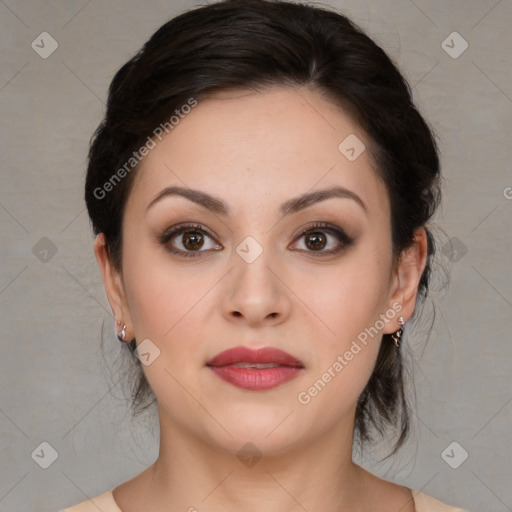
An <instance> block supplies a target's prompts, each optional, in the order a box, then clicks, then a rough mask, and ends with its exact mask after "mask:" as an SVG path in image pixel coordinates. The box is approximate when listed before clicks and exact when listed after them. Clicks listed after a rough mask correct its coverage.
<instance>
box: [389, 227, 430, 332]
mask: <svg viewBox="0 0 512 512" xmlns="http://www.w3.org/2000/svg"><path fill="white" fill-rule="evenodd" d="M427 256H428V239H427V233H426V231H425V228H423V227H420V228H418V229H416V231H415V232H414V242H413V244H412V245H411V246H410V247H408V248H407V249H405V250H404V251H403V252H402V254H401V255H400V262H399V265H398V269H397V270H396V271H395V272H394V274H393V276H392V287H391V292H392V294H391V297H390V300H389V305H388V306H389V308H392V305H393V304H395V308H396V304H397V303H398V304H400V305H401V306H402V309H401V310H400V311H399V314H398V315H397V316H403V317H404V320H405V322H407V320H409V318H411V316H412V314H413V313H414V308H415V306H416V297H417V294H418V286H419V283H420V279H421V276H422V274H423V271H424V270H425V266H426V264H427ZM395 308H393V309H395ZM395 310H396V309H395ZM399 327H400V325H399V324H398V322H396V323H395V322H388V323H387V324H386V327H385V328H384V329H383V331H382V332H383V333H384V334H392V333H393V332H395V331H396V330H397V329H398V328H399Z"/></svg>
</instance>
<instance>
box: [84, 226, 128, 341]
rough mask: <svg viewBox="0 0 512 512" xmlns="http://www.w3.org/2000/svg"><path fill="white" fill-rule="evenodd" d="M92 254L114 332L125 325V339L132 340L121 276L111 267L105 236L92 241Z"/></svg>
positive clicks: (100, 235)
mask: <svg viewBox="0 0 512 512" xmlns="http://www.w3.org/2000/svg"><path fill="white" fill-rule="evenodd" d="M94 254H95V255H96V260H97V262H98V265H99V267H100V270H101V275H102V277H103V285H104V286H105V291H106V293H107V298H108V302H109V304H110V307H111V309H112V312H113V314H114V317H115V320H116V324H117V325H116V327H115V329H116V332H120V331H121V329H122V327H123V325H124V324H126V326H127V328H126V332H127V336H126V339H127V340H130V339H131V338H133V335H131V334H132V333H133V324H132V321H131V317H130V311H129V308H128V302H127V300H126V294H125V291H124V285H123V280H122V276H121V274H120V272H119V271H118V270H117V269H115V268H114V266H113V265H112V262H111V260H110V254H109V252H108V248H107V245H106V239H105V235H104V234H103V233H99V234H98V236H97V237H96V240H95V241H94Z"/></svg>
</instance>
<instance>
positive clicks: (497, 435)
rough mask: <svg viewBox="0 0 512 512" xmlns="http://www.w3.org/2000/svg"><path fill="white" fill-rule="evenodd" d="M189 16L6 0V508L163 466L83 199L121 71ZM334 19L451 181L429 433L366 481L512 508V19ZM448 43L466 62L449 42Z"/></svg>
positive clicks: (420, 11)
mask: <svg viewBox="0 0 512 512" xmlns="http://www.w3.org/2000/svg"><path fill="white" fill-rule="evenodd" d="M194 5H198V3H195V2H184V1H174V2H164V1H153V2H136V1H133V0H132V1H125V2H123V1H120V0H114V1H109V2H108V3H107V2H100V1H98V0H91V1H87V0H67V1H59V0H51V1H43V0H33V1H16V0H0V45H1V54H2V66H1V69H0V112H1V117H2V127H1V142H0V144H1V146H0V160H1V167H0V168H1V171H0V172H1V189H0V225H1V230H2V243H1V245H0V261H1V268H0V322H1V348H2V350H1V358H0V393H1V395H0V429H1V438H0V449H1V452H0V510H3V511H28V510H31V511H34V510H38V511H51V510H57V509H59V507H61V508H63V507H65V506H71V505H72V504H75V503H78V502H80V501H83V500H85V499H87V498H88V497H93V496H96V495H98V494H100V493H102V492H105V491H107V490H110V489H111V488H113V487H114V486H116V485H117V484H119V483H120V482H122V481H125V480H127V479H128V478H130V477H131V476H133V475H135V474H137V473H139V472H140V471H142V470H143V469H144V468H145V467H147V466H148V465H149V464H151V463H152V462H153V460H154V459H155V457H156V455H157V453H158V430H157V427H155V424H154V423H151V422H149V421H145V420H142V421H141V422H139V423H137V422H131V421H130V414H129V409H128V405H127V403H126V402H125V398H124V397H125V395H127V387H126V383H123V382H121V381H120V376H121V375H122V374H121V373H120V368H122V364H123V361H122V360H121V359H120V358H119V346H118V345H119V344H118V342H117V341H116V340H115V338H114V335H113V322H112V319H111V316H110V310H109V307H108V303H107V301H106V297H105V293H104V291H103V285H102V282H101V276H100V273H99V270H98V269H97V266H96V261H95V259H94V254H93V248H92V240H93V239H92V235H91V232H90V229H89V224H88V218H87V214H86V211H85V207H84V203H83V200H82V195H83V182H84V169H85V165H86V152H87V148H88V142H89V138H90V137H91V135H92V133H93V130H94V129H95V128H96V126H97V124H98V123H99V121H100V119H101V117H102V113H103V110H104V101H105V95H106V90H107V87H108V84H109V82H110V80H111V79H112V76H113V74H114V72H115V70H117V69H118V67H120V66H121V64H123V63H124V62H125V61H126V60H127V59H128V58H129V57H131V56H132V55H133V53H134V52H136V51H137V50H138V49H139V47H140V46H141V45H142V44H143V43H144V42H145V41H146V39H147V38H148V37H149V36H150V35H151V34H152V33H153V32H154V31H155V30H156V29H157V28H158V27H159V26H160V25H161V24H162V23H163V22H165V21H167V19H169V18H171V17H172V16H174V15H175V14H177V13H178V12H181V11H182V10H183V9H185V8H187V7H192V6H194ZM327 5H332V6H335V7H336V8H338V9H340V10H341V11H342V12H345V13H346V14H348V15H349V16H350V17H351V18H352V19H353V20H354V21H355V22H356V23H358V24H360V25H361V26H362V27H363V28H364V29H366V30H367V31H368V33H369V34H370V35H371V36H372V37H373V38H374V39H375V40H377V42H379V43H380V44H382V45H383V47H384V48H385V50H387V51H388V52H389V53H390V54H391V55H392V56H393V57H394V58H395V59H396V61H397V62H398V64H399V65H400V67H401V69H402V70H403V72H404V73H405V74H406V76H407V78H408V79H409V81H410V83H411V86H412V87H413V92H414V96H415V100H416V102H417V104H418V105H419V107H420V109H421V110H422V112H423V113H424V114H425V115H426V117H427V118H428V119H429V121H430V122H431V124H432V126H433V128H434V130H435V131H436V132H437V134H438V137H439V139H440V150H441V154H442V160H443V172H444V177H445V197H444V203H443V207H442V209H441V210H440V212H439V214H438V215H437V217H436V219H435V223H436V226H437V234H438V236H439V237H440V243H439V249H440V250H439V256H438V262H439V264H440V265H441V266H442V267H443V268H445V269H447V270H449V271H450V272H451V283H450V286H449V287H448V288H447V289H446V288H445V289H441V284H439V286H438V288H439V290H440V291H439V292H438V293H433V295H432V300H433V302H434V303H435V304H436V305H437V310H438V314H437V317H436V321H435V324H434V328H433V332H432V335H431V336H430V339H429V341H428V343H427V342H426V341H425V339H424V337H423V338H421V337H419V338H417V340H416V341H412V340H411V341H409V343H410V347H411V351H412V355H413V357H414V359H415V361H416V368H415V376H416V388H417V395H418V406H417V415H416V416H415V420H416V421H415V423H416V425H417V428H416V434H415V436H414V437H413V439H412V440H411V441H410V442H409V443H408V444H407V446H406V447H405V448H404V449H403V450H402V451H400V452H399V454H398V455H397V456H396V457H394V458H393V459H392V460H391V461H388V462H386V463H385V464H374V463H372V461H371V459H372V458H374V457H375V456H378V455H379V454H381V453H383V452H381V451H379V450H381V448H377V449H376V452H375V453H374V454H373V455H372V456H371V457H370V458H367V459H366V461H365V463H366V464H367V467H368V468H369V469H370V470H373V471H374V472H376V473H378V474H380V475H382V476H384V477H386V478H389V479H393V480H395V481H397V482H400V483H402V484H404V485H408V486H409V487H413V488H416V489H421V490H423V491H424V492H426V493H428V494H432V495H434V496H436V497H438V498H439V499H442V500H443V501H447V502H448V503H453V504H457V505H459V506H463V507H466V508H469V509H470V510H473V511H477V510H481V511H486V512H493V511H496V512H502V511H506V510H512V486H511V485H510V478H511V462H510V458H511V449H510V447H511V446H512V442H511V435H512V434H511V428H510V427H511V424H512V421H511V420H512V404H511V401H512V385H511V377H510V376H511V374H512V371H511V369H512V350H511V346H510V338H511V337H510V330H511V327H512V321H511V317H512V315H511V312H512V277H511V273H510V253H511V249H512V243H511V238H510V226H511V225H512V222H511V221H512V199H511V196H512V189H511V188H510V187H512V173H511V150H510V147H511V124H512V122H511V121H512V76H511V69H512V66H511V54H510V48H512V30H511V27H512V1H511V0H501V1H496V0H485V1H484V0H464V1H463V0H452V1H443V0H437V1H433V0H414V2H413V1H412V0H384V1H383V0H371V1H366V2H364V1H361V0H340V1H334V0H332V1H331V2H327ZM44 31H46V32H48V33H49V34H51V36H52V37H53V38H54V39H55V40H56V41H57V42H58V49H57V50H56V51H55V52H54V53H53V54H52V55H50V56H49V57H48V58H46V59H43V58H42V57H40V55H39V54H38V53H36V51H35V50H34V49H32V47H31V43H32V41H34V40H35V41H36V43H37V42H38V41H39V44H40V45H41V43H40V39H41V38H38V36H39V34H41V33H42V32H44ZM454 31H456V32H458V33H459V34H460V35H461V36H462V37H463V38H464V39H465V40H466V41H467V42H468V44H469V47H468V48H467V50H466V51H465V52H464V53H462V54H461V55H460V56H458V57H457V58H453V56H450V55H449V54H448V53H447V52H446V51H445V50H444V49H443V46H442V43H443V41H444V40H446V38H447V37H448V36H449V35H450V34H451V33H452V32H454ZM45 37H46V36H45ZM46 41H47V42H46V44H45V48H46V49H48V48H49V45H48V40H46ZM452 41H453V42H452ZM446 45H449V46H453V48H452V49H451V50H450V51H452V53H453V52H456V51H460V49H461V48H462V46H461V41H460V40H457V39H453V37H452V39H450V38H448V40H447V42H446V43H445V47H446ZM40 51H42V49H41V50H40ZM45 237H46V238H45ZM41 239H42V240H41ZM50 241H51V242H50ZM55 250H56V253H55V254H53V253H54V252H55ZM45 251H46V252H45ZM438 281H439V283H440V282H441V281H440V280H437V281H436V282H438ZM434 285H435V286H436V283H434ZM435 286H434V287H435ZM427 307H428V304H427ZM103 321H105V351H106V354H105V357H104V356H103V354H102V351H101V346H100V334H101V329H102V322H103ZM420 330H421V329H418V332H419V331H420ZM454 441H455V442H457V443H459V445H460V447H459V446H455V448H454V449H453V451H451V450H448V455H449V457H448V458H447V457H446V455H445V459H446V460H449V461H450V462H451V463H452V465H454V464H455V463H460V461H461V460H462V455H463V453H464V452H463V451H462V449H464V450H466V451H467V452H468V454H469V457H468V458H467V460H465V461H464V462H463V463H462V464H461V465H460V466H459V467H458V468H457V469H453V468H452V467H450V466H449V465H448V464H447V462H445V460H444V459H443V457H442V456H441V454H442V453H443V451H444V450H445V448H447V447H448V446H449V445H450V443H452V442H454ZM42 442H47V443H49V444H50V445H51V446H52V447H53V449H54V450H56V452H57V453H58V458H57V459H56V460H55V461H54V462H53V463H52V464H51V465H50V466H49V467H48V469H43V468H42V467H40V465H39V464H38V463H36V461H38V462H41V461H42V459H43V457H41V456H40V457H39V459H38V457H37V456H36V455H35V454H34V456H32V454H33V452H34V450H35V453H36V454H37V453H39V454H41V447H40V446H39V445H40V444H41V443H42ZM36 449H37V450H36ZM43 452H44V453H45V457H49V454H50V453H51V451H50V449H49V448H47V447H46V448H45V445H43ZM46 460H49V459H46Z"/></svg>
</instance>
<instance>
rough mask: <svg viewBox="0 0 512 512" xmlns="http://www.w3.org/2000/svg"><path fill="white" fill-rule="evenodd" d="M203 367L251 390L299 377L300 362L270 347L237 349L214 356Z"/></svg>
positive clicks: (301, 365) (267, 387)
mask: <svg viewBox="0 0 512 512" xmlns="http://www.w3.org/2000/svg"><path fill="white" fill-rule="evenodd" d="M237 363H246V364H275V365H277V366H275V367H273V368H243V367H239V366H233V365H236V364H237ZM206 366H208V367H209V368H211V370H212V371H213V372H214V373H215V374H216V375H217V376H218V377H219V378H220V379H222V380H224V381H225V382H228V383H230V384H232V385H234V386H236V387H239V388H242V389H247V390H251V391H264V390H267V389H272V388H275V387H277V386H280V385H281V384H284V383H285V382H288V381H289V380H291V379H294V378H295V377H297V376H298V375H299V373H300V372H301V370H303V369H304V365H303V363H302V361H300V360H299V359H297V358H296V357H294V356H292V355H291V354H288V353H287V352H284V351H283V350H279V349H277V348H272V347H264V348H261V349H258V350H253V349H250V348H247V347H243V346H239V347H235V348H232V349H228V350H225V351H224V352H221V353H220V354H217V355H216V356H215V357H214V358H213V359H211V360H210V361H208V362H207V363H206Z"/></svg>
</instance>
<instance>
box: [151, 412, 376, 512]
mask: <svg viewBox="0 0 512 512" xmlns="http://www.w3.org/2000/svg"><path fill="white" fill-rule="evenodd" d="M160 432H161V436H160V437H161V439H160V452H159V455H158V458H157V460H156V461H155V463H154V464H153V465H152V466H151V467H150V468H148V470H147V472H146V473H147V483H146V490H147V495H148V496H151V498H150V500H151V508H150V509H151V510H153V509H154V510H155V511H157V510H162V511H163V510H187V511H190V512H194V510H197V511H201V512H202V511H208V512H217V511H218V512H220V511H222V512H231V511H233V512H235V511H237V512H238V511H240V510H244V512H257V511H258V512H259V511H261V510H265V511H266V512H282V511H283V510H287V511H290V512H295V511H297V512H299V511H300V512H303V511H304V510H322V509H324V510H331V511H335V510H340V511H341V510H349V509H356V508H357V505H358V504H359V506H360V503H361V496H364V492H362V491H363V488H364V478H363V477H364V474H365V473H366V472H365V471H364V470H362V469H361V468H360V467H359V466H357V465H356V464H354V463H353V461H352V441H353V434H352V425H349V428H347V422H345V424H344V426H343V425H338V426H337V427H336V428H334V429H332V431H330V432H326V433H325V434H324V435H323V436H322V437H321V438H320V439H315V440H314V441H311V442H309V443H307V442H303V443H302V444H300V445H295V446H288V447H286V448H282V447H281V448H280V449H279V450H277V449H276V450H268V449H265V452H264V453H262V452H261V451H260V450H259V448H257V446H255V445H254V444H244V443H240V447H239V448H235V447H234V448H233V449H232V450H227V451H226V450H221V449H219V447H218V446H217V445H216V444H213V443H208V442H206V441H205V440H204V438H199V437H198V436H197V435H194V433H191V432H190V431H189V430H183V429H180V428H179V427H178V426H177V425H176V424H174V423H173V422H172V421H171V419H170V418H168V417H166V415H165V414H162V412H161V413H160Z"/></svg>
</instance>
